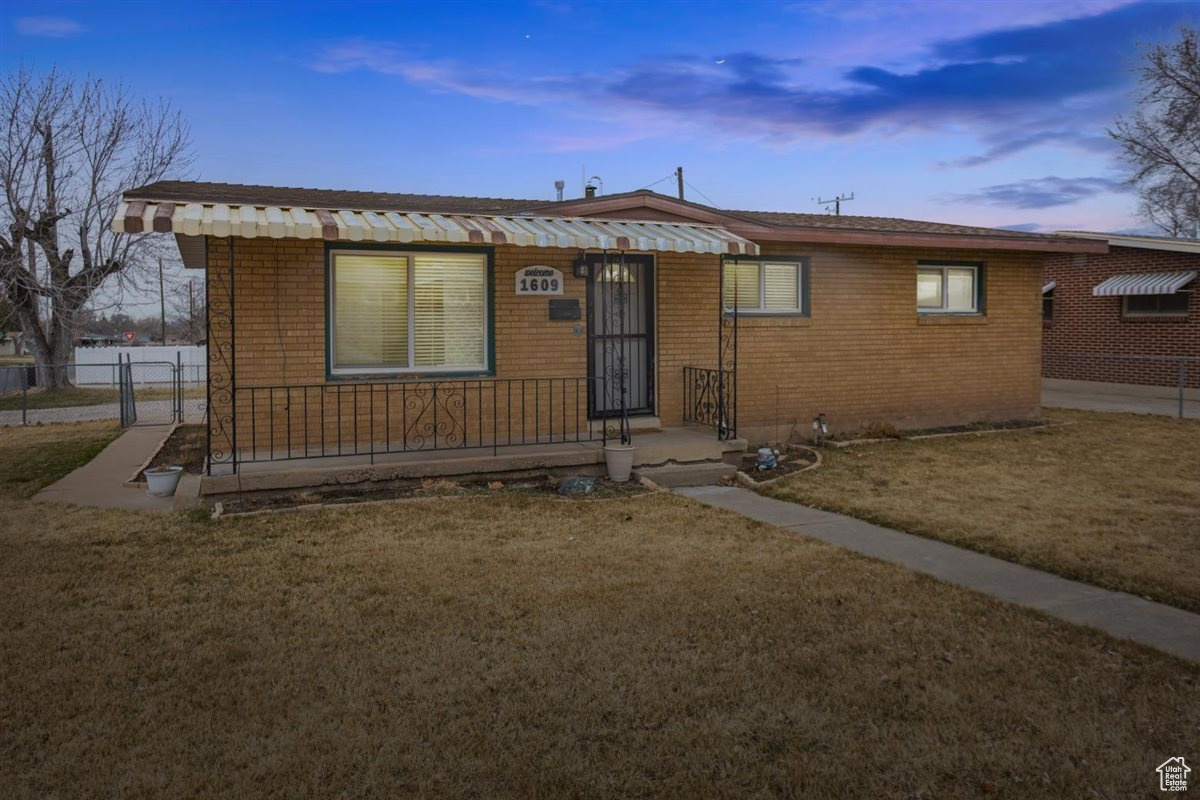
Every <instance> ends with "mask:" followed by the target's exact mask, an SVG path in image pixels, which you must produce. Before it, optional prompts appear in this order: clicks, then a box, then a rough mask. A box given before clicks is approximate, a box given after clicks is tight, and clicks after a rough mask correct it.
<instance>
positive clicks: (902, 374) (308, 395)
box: [114, 182, 1108, 491]
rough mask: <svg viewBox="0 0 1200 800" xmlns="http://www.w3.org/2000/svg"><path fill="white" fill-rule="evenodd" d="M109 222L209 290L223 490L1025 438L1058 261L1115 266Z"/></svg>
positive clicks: (734, 218) (769, 228) (246, 214)
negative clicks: (295, 463) (906, 440)
mask: <svg viewBox="0 0 1200 800" xmlns="http://www.w3.org/2000/svg"><path fill="white" fill-rule="evenodd" d="M114 225H115V227H116V228H117V229H118V230H123V231H127V232H139V231H160V232H163V233H172V234H174V235H175V237H176V240H177V242H178V244H179V248H180V252H181V254H182V256H183V261H184V264H185V265H186V266H188V267H194V268H199V269H205V270H206V275H207V289H208V295H207V301H208V346H209V371H208V375H209V384H210V386H209V392H210V403H209V417H210V420H209V427H210V438H211V444H210V454H209V455H210V459H209V467H210V471H211V473H212V475H214V476H217V475H219V474H225V475H228V474H230V473H233V474H240V475H242V476H243V479H245V478H246V476H248V475H252V474H257V472H256V471H257V470H259V469H260V468H261V467H262V462H271V461H277V460H281V459H282V460H294V459H300V458H311V457H314V456H315V457H324V458H326V459H340V460H339V461H336V462H330V461H326V462H324V463H325V464H330V463H337V464H338V465H340V466H339V468H341V467H345V468H346V469H351V468H352V467H353V463H352V462H350V461H347V459H348V458H352V457H366V458H368V459H369V460H370V462H371V463H372V464H373V465H375V466H378V465H379V464H380V463H383V462H387V463H404V464H406V465H409V466H406V469H408V470H409V472H408V473H407V474H416V471H419V470H422V469H424V470H427V471H428V472H436V471H441V472H442V473H445V472H447V471H449V470H451V469H452V467H448V466H446V465H444V464H441V463H440V462H439V463H438V464H434V463H433V462H434V461H435V460H437V459H440V458H442V457H444V456H446V455H447V452H448V451H454V450H463V451H473V452H475V453H476V454H477V455H486V456H490V457H501V456H505V455H508V456H509V457H510V463H518V462H519V463H521V464H525V463H526V462H525V461H520V457H518V456H517V455H513V454H514V453H518V451H517V449H516V448H518V447H520V446H522V445H525V446H531V445H536V446H538V447H540V448H541V449H540V450H537V451H536V452H538V453H542V454H544V453H546V452H548V451H547V446H548V445H549V444H550V443H551V442H554V443H558V444H561V445H563V446H564V447H566V446H567V445H571V446H575V445H580V448H579V449H584V448H583V447H582V445H584V444H589V445H590V444H591V443H593V442H595V441H597V440H601V439H607V438H609V437H614V436H620V435H621V434H622V433H623V432H624V430H625V429H626V428H627V427H628V428H632V429H634V430H637V429H639V428H640V429H643V430H653V431H660V432H663V431H665V432H666V433H665V434H664V433H658V434H657V438H656V437H655V435H650V434H646V435H642V434H638V436H637V441H636V442H635V446H637V448H638V452H639V453H640V454H641V455H640V456H639V458H640V459H641V460H643V461H647V462H650V463H653V462H654V461H662V460H667V459H677V460H688V459H689V458H692V459H694V458H698V457H709V456H710V455H712V453H711V452H710V453H704V454H700V453H699V451H690V450H688V447H682V446H681V448H680V449H676V450H671V448H669V447H666V446H665V444H664V443H668V442H673V441H683V439H673V438H672V436H671V434H672V432H674V433H676V434H678V435H679V436H682V433H683V432H687V433H689V436H690V438H689V439H688V441H689V442H692V443H693V444H694V440H695V438H696V437H697V435H699V434H701V433H702V434H703V438H704V440H705V441H712V442H715V443H719V444H720V445H721V447H722V448H724V449H723V450H722V449H718V450H716V451H715V456H716V457H717V458H720V457H722V454H723V453H724V451H725V450H729V449H734V448H736V449H741V448H744V447H745V446H746V444H747V443H750V444H754V443H758V442H762V441H779V440H784V439H787V438H788V437H789V436H791V435H792V434H793V433H794V432H799V433H800V434H806V433H807V432H808V431H809V426H810V424H811V421H812V419H813V417H814V416H816V415H817V414H825V416H826V419H827V421H828V424H829V427H830V429H831V430H834V431H836V430H848V429H855V428H859V427H862V426H865V425H869V424H871V423H888V424H891V425H894V426H896V427H897V428H905V427H913V426H937V425H951V424H959V423H967V422H971V421H977V420H1004V419H1012V418H1030V417H1036V416H1037V415H1038V413H1039V406H1040V383H1041V378H1040V353H1041V326H1042V323H1041V321H1040V314H1039V308H1040V306H1039V305H1038V299H1039V291H1040V289H1041V286H1042V263H1043V260H1044V258H1045V256H1046V254H1047V253H1062V254H1065V255H1066V256H1067V257H1068V258H1069V257H1071V256H1073V255H1076V254H1079V255H1091V254H1097V255H1098V254H1103V253H1105V252H1107V250H1108V245H1107V244H1106V243H1104V242H1099V241H1095V240H1091V239H1084V238H1074V237H1068V236H1057V235H1038V234H1029V233H1022V232H1015V231H1005V230H992V229H986V228H976V227H965V226H959V225H946V224H938V223H930V222H914V221H909V220H900V219H883V218H873V217H848V216H840V217H838V216H828V215H817V214H789V213H775V212H750V211H723V210H718V209H715V208H712V207H709V206H704V205H700V204H697V203H692V202H687V201H684V200H680V199H676V198H673V197H669V196H665V195H661V194H657V193H655V192H651V191H645V190H643V191H637V192H629V193H625V194H617V195H606V196H600V197H597V196H587V197H584V198H579V199H571V200H565V201H564V200H559V201H545V200H513V199H493V198H480V197H445V196H426V195H405V194H375V193H368V192H346V191H327V190H310V189H287V188H276V187H268V186H243V185H232V184H214V183H192V182H160V183H156V184H151V185H149V186H143V187H140V188H137V189H132V190H130V191H128V192H126V193H125V196H124V204H123V205H122V206H121V208H120V211H119V214H118V216H117V218H116V219H115V221H114ZM722 284H723V285H724V291H723V292H721V291H719V290H718V287H719V286H722ZM626 421H627V422H626ZM685 438H686V437H685ZM660 445H662V446H660ZM690 446H691V445H689V447H690ZM434 450H436V451H437V452H436V453H433V452H432V451H434ZM596 450H597V448H596V447H595V446H592V448H591V449H590V450H588V452H589V453H591V454H592V455H590V456H587V457H589V458H592V459H593V460H595V455H594V453H595V451H596ZM519 452H521V453H532V452H535V451H533V450H524V451H519ZM414 454H415V455H414ZM435 455H436V456H437V459H435V458H434V456H435ZM393 456H395V457H393ZM556 457H557V456H556ZM546 458H547V459H548V460H553V459H550V457H549V456H546ZM420 459H424V461H421V460H420ZM513 459H516V461H515V462H514V461H513ZM479 461H480V459H476V461H473V462H472V464H473V466H474V467H477V468H478V467H480V466H481V465H480V463H478V462H479ZM412 464H417V466H412ZM311 466H313V462H306V468H310V467H311ZM484 466H487V465H484ZM488 468H491V467H488ZM378 474H379V473H377V472H373V473H372V476H373V477H377V476H378ZM297 480H300V479H297ZM222 485H223V486H226V488H227V487H228V486H229V485H232V484H229V482H228V481H227V482H226V483H225V484H222ZM238 485H239V486H240V487H241V488H247V486H248V485H249V483H247V482H243V483H241V484H238ZM255 485H259V484H255ZM214 491H215V490H214Z"/></svg>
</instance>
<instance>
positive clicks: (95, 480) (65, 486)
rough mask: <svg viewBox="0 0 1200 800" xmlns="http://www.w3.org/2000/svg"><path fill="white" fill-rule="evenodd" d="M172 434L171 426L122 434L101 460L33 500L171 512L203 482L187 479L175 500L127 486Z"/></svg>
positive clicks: (80, 469)
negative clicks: (151, 494) (170, 433)
mask: <svg viewBox="0 0 1200 800" xmlns="http://www.w3.org/2000/svg"><path fill="white" fill-rule="evenodd" d="M170 430H171V426H170V425H147V426H145V427H134V428H130V429H129V430H127V431H125V432H124V433H122V434H121V435H120V436H119V437H117V439H116V440H114V441H113V443H112V444H110V445H109V446H108V447H106V448H104V449H103V450H102V451H101V452H100V454H99V455H98V456H96V457H95V458H93V459H92V460H91V461H89V462H88V463H86V464H84V465H83V466H82V467H80V468H79V469H77V470H75V471H74V472H72V473H71V474H70V475H67V476H66V477H65V478H63V479H61V480H59V481H56V482H55V483H52V484H50V485H49V486H47V487H46V488H45V489H43V490H42V491H40V492H38V493H37V494H36V495H34V496H33V499H34V500H35V501H38V502H49V503H70V504H73V505H79V506H91V507H93V508H133V509H139V510H142V511H171V510H172V509H174V508H176V506H177V504H180V505H182V504H183V503H185V502H186V501H187V499H188V498H189V497H195V496H196V494H197V493H198V492H199V488H200V478H199V476H196V475H184V476H183V479H182V480H180V482H179V488H178V490H177V491H176V492H175V496H174V497H151V496H150V495H148V494H146V490H145V489H135V488H130V487H127V486H124V485H122V484H124V482H125V481H126V480H128V479H129V478H130V477H132V476H133V474H134V473H135V472H137V471H138V469H139V468H140V467H141V466H142V464H144V463H146V459H148V458H150V456H151V455H152V454H153V453H154V451H155V450H156V449H157V448H158V445H159V443H160V442H161V441H162V440H163V438H164V437H165V436H166V435H167V432H168V431H170Z"/></svg>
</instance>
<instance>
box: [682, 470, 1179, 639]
mask: <svg viewBox="0 0 1200 800" xmlns="http://www.w3.org/2000/svg"><path fill="white" fill-rule="evenodd" d="M676 492H677V493H678V494H681V495H683V496H685V497H691V498H693V499H696V500H699V501H700V502H702V503H707V504H708V505H711V506H716V507H717V508H724V509H728V510H729V511H735V512H737V513H739V514H741V515H743V516H746V517H749V518H750V519H754V520H758V521H759V522H765V523H767V524H769V525H777V526H779V527H781V528H784V529H786V530H790V531H795V532H796V533H800V534H803V535H805V536H811V537H813V538H814V539H820V540H821V541H823V542H828V543H830V544H834V545H837V546H838V547H845V548H847V549H849V550H854V551H856V552H859V553H862V554H864V555H867V556H871V557H873V558H878V559H880V560H883V561H891V562H892V563H895V564H901V565H903V566H905V567H908V568H909V569H914V570H917V571H918V572H924V573H926V574H928V575H932V576H934V577H935V578H940V579H941V580H944V581H948V582H949V583H956V584H958V585H960V586H965V587H967V588H968V589H974V590H976V591H979V592H983V593H984V594H987V595H991V596H992V597H995V598H998V599H1000V600H1005V601H1007V602H1010V603H1016V604H1017V605H1022V606H1027V607H1029V608H1036V609H1038V610H1039V611H1044V612H1046V613H1047V614H1050V615H1051V616H1054V617H1058V618H1059V619H1062V620H1066V621H1067V622H1073V623H1075V624H1077V625H1086V626H1088V627H1091V628H1097V629H1099V630H1101V631H1104V632H1105V633H1107V634H1110V635H1112V636H1115V637H1117V638H1120V639H1132V640H1133V641H1135V642H1140V643H1141V644H1145V645H1149V646H1150V647H1155V648H1157V649H1159V650H1163V651H1165V652H1167V653H1171V654H1173V655H1177V656H1181V657H1183V658H1186V659H1189V660H1191V661H1195V662H1200V614H1192V613H1189V612H1187V611H1183V610H1181V609H1178V608H1172V607H1171V606H1166V605H1163V604H1161V603H1153V602H1150V601H1149V600H1143V599H1142V598H1140V597H1135V596H1133V595H1130V594H1125V593H1124V592H1112V591H1109V590H1107V589H1100V588H1097V587H1095V586H1089V585H1088V584H1085V583H1079V582H1077V581H1071V580H1067V579H1066V578H1060V577H1058V576H1056V575H1051V574H1049V573H1047V572H1041V571H1040V570H1036V569H1030V568H1029V567H1023V566H1021V565H1019V564H1014V563H1012V562H1010V561H1004V560H1001V559H999V558H992V557H991V556H986V555H983V554H982V553H976V552H974V551H971V550H964V549H963V548H961V547H955V546H953V545H949V544H945V543H943V542H937V541H934V540H932V539H923V538H921V537H919V536H913V535H911V534H908V533H901V532H900V531H896V530H892V529H890V528H882V527H879V526H878V525H872V524H870V523H869V522H863V521H862V520H860V519H854V518H853V517H846V516H843V515H841V514H833V513H830V512H828V511H819V510H817V509H814V508H808V507H806V506H802V505H798V504H796V503H788V502H784V501H782V500H774V499H772V498H769V497H763V496H762V495H759V494H755V493H754V492H751V491H748V490H746V489H740V488H734V487H731V486H695V487H689V488H683V489H677V490H676Z"/></svg>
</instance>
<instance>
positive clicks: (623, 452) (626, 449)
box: [604, 404, 634, 483]
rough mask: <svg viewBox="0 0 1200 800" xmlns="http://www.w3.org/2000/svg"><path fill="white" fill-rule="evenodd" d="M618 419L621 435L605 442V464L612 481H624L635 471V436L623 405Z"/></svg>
mask: <svg viewBox="0 0 1200 800" xmlns="http://www.w3.org/2000/svg"><path fill="white" fill-rule="evenodd" d="M623 405H624V404H622V406H623ZM618 420H619V422H618V426H619V430H620V437H619V438H614V439H611V440H609V441H607V442H605V443H604V466H605V467H606V468H607V469H608V479H609V480H610V481H613V482H614V483H624V482H625V481H627V480H629V476H630V474H632V472H633V450H634V448H633V436H631V435H630V433H629V417H628V416H627V415H626V413H625V409H624V408H623V407H622V409H621V416H620V417H619V418H618Z"/></svg>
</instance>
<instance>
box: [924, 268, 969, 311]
mask: <svg viewBox="0 0 1200 800" xmlns="http://www.w3.org/2000/svg"><path fill="white" fill-rule="evenodd" d="M982 274H983V266H982V265H981V264H943V263H934V262H918V266H917V312H918V313H920V314H978V313H979V312H980V311H981V310H982V308H983V303H982V288H983V280H982Z"/></svg>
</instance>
